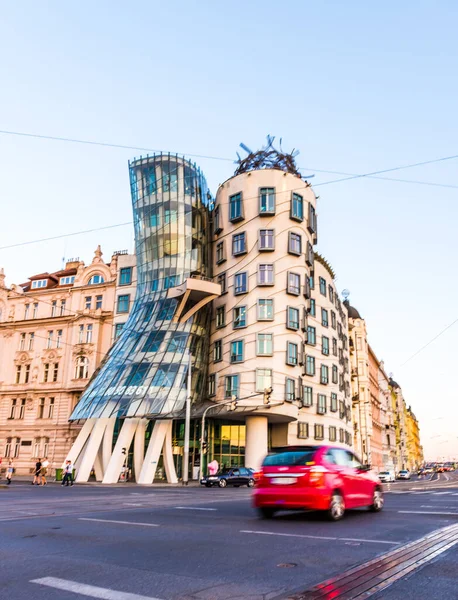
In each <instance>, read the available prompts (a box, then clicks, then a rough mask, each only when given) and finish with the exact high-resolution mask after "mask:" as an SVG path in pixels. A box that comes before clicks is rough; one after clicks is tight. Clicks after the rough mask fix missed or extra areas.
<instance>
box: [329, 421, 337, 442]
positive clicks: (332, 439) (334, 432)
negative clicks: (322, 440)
mask: <svg viewBox="0 0 458 600" xmlns="http://www.w3.org/2000/svg"><path fill="white" fill-rule="evenodd" d="M336 440H337V428H336V427H334V426H333V425H329V441H330V442H335V441H336Z"/></svg>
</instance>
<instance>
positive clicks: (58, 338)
mask: <svg viewBox="0 0 458 600" xmlns="http://www.w3.org/2000/svg"><path fill="white" fill-rule="evenodd" d="M62 335H63V331H62V329H58V330H57V336H56V348H60V347H61V346H62Z"/></svg>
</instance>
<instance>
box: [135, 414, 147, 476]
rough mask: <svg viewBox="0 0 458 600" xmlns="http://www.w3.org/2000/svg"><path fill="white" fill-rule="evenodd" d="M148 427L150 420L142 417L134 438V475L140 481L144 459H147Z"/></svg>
mask: <svg viewBox="0 0 458 600" xmlns="http://www.w3.org/2000/svg"><path fill="white" fill-rule="evenodd" d="M147 427H148V420H147V419H141V420H140V422H139V424H138V425H137V429H136V431H135V438H134V475H135V481H136V482H137V483H138V479H139V477H140V472H141V470H142V465H143V461H144V459H145V434H146V428H147Z"/></svg>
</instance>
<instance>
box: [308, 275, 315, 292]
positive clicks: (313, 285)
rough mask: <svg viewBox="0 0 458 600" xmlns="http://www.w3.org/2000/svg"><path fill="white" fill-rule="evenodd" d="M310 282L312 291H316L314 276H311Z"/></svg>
mask: <svg viewBox="0 0 458 600" xmlns="http://www.w3.org/2000/svg"><path fill="white" fill-rule="evenodd" d="M309 282H310V289H311V290H314V289H315V277H313V275H310V276H309Z"/></svg>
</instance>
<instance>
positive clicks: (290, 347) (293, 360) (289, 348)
mask: <svg viewBox="0 0 458 600" xmlns="http://www.w3.org/2000/svg"><path fill="white" fill-rule="evenodd" d="M297 356H298V352H297V344H293V342H287V343H286V364H287V365H291V366H293V367H295V366H296V365H297Z"/></svg>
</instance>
